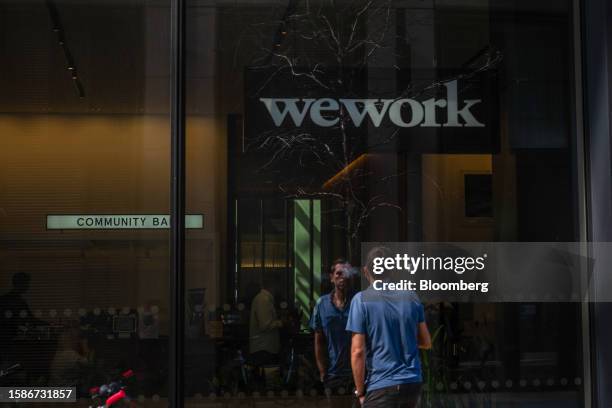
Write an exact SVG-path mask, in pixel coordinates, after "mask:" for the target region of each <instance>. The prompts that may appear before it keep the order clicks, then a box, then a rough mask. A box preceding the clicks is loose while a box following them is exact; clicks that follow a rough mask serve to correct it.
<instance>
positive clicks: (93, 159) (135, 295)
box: [0, 115, 227, 311]
mask: <svg viewBox="0 0 612 408" xmlns="http://www.w3.org/2000/svg"><path fill="white" fill-rule="evenodd" d="M219 123H223V122H222V121H216V120H214V119H212V118H207V117H190V118H189V119H188V144H187V148H188V153H187V158H188V166H187V187H188V200H187V207H188V208H187V209H188V212H190V213H203V214H205V228H204V230H198V231H189V232H188V240H189V241H188V245H189V246H188V254H187V267H188V279H187V285H188V287H206V288H207V297H208V298H209V300H210V301H211V303H219V302H220V301H221V299H219V297H218V287H219V283H220V279H219V272H220V270H221V268H222V266H223V262H222V259H224V255H223V254H222V252H221V251H222V250H223V248H224V247H225V246H224V245H223V240H224V239H225V225H226V223H225V217H226V197H227V193H226V185H227V175H226V137H225V130H224V129H223V126H224V125H219ZM0 135H1V139H0V140H2V142H1V146H0V265H1V276H0V285H1V287H2V288H3V290H2V291H5V290H8V287H9V286H10V284H9V282H10V277H11V276H12V274H13V273H14V272H17V271H24V272H29V273H30V274H31V275H32V278H33V279H32V289H31V291H30V293H29V294H28V299H29V301H30V305H31V307H32V309H42V310H47V309H51V308H55V309H57V310H58V311H61V310H63V309H64V308H77V307H92V308H93V307H111V306H113V307H118V308H119V307H123V306H130V307H136V306H139V305H142V304H145V303H151V302H152V303H158V304H160V306H161V309H162V311H163V310H164V309H165V304H166V303H167V292H168V290H167V281H168V232H167V231H146V230H140V231H137V230H132V231H47V230H46V215H47V214H113V213H118V214H163V213H168V212H169V197H170V196H169V182H170V175H169V168H170V136H169V135H170V128H169V121H168V118H167V117H165V116H129V115H112V116H111V115H0Z"/></svg>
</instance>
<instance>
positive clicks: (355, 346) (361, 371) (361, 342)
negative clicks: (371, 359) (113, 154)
mask: <svg viewBox="0 0 612 408" xmlns="http://www.w3.org/2000/svg"><path fill="white" fill-rule="evenodd" d="M365 353H366V336H365V334H360V333H353V338H352V339H351V367H352V369H353V380H354V381H355V390H356V391H357V394H359V395H363V394H364V393H365V371H366V367H365V358H366V356H365Z"/></svg>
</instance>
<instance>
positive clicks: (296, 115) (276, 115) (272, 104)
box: [259, 98, 315, 127]
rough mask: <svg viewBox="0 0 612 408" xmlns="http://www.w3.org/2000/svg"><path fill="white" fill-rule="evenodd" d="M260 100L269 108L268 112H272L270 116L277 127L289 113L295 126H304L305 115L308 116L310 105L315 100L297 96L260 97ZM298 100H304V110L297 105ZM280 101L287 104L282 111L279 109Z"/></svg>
mask: <svg viewBox="0 0 612 408" xmlns="http://www.w3.org/2000/svg"><path fill="white" fill-rule="evenodd" d="M259 100H260V101H261V102H263V104H264V106H265V107H266V108H267V109H268V112H269V113H270V116H272V120H273V121H274V124H275V125H276V127H279V126H280V125H281V124H282V123H283V121H284V120H285V117H286V116H287V113H288V114H289V116H291V119H292V120H293V123H294V125H295V126H302V122H303V121H304V117H305V116H306V113H307V112H308V109H309V108H310V105H312V103H313V102H314V101H315V100H314V99H297V98H281V99H273V98H259ZM298 101H302V102H304V107H303V108H302V111H300V110H299V108H298V106H297V102H298ZM279 102H281V103H284V104H285V107H284V109H283V111H282V112H281V111H280V110H279V109H278V103H279Z"/></svg>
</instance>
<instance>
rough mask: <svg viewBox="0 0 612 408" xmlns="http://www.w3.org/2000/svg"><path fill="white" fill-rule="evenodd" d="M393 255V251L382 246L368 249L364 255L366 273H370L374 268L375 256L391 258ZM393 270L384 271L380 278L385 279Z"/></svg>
mask: <svg viewBox="0 0 612 408" xmlns="http://www.w3.org/2000/svg"><path fill="white" fill-rule="evenodd" d="M392 256H393V252H392V251H391V250H390V249H389V248H387V247H383V246H375V247H373V248H371V249H370V250H369V251H368V254H367V255H366V263H365V267H366V269H367V273H369V274H372V273H373V272H372V271H373V270H374V259H375V258H391V257H392ZM390 272H391V273H390ZM392 272H393V271H384V272H383V273H382V274H381V275H379V276H380V277H381V278H383V279H386V278H389V277H390V275H391V274H392Z"/></svg>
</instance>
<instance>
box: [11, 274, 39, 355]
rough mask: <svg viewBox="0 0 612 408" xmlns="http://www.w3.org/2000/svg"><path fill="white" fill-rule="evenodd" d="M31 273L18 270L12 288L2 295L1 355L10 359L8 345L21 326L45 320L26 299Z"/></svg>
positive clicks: (32, 324) (28, 325) (33, 324)
mask: <svg viewBox="0 0 612 408" xmlns="http://www.w3.org/2000/svg"><path fill="white" fill-rule="evenodd" d="M30 280H31V279H30V275H29V274H27V273H25V272H17V273H15V274H14V275H13V278H12V289H11V290H10V291H9V292H7V293H6V294H4V295H2V296H0V322H1V327H0V347H1V348H2V350H1V351H0V357H2V358H3V359H4V360H5V361H7V360H8V357H9V356H8V354H10V353H9V352H8V351H7V347H8V346H9V343H11V342H12V341H13V339H14V338H15V337H16V336H17V333H18V330H19V329H20V328H28V327H32V326H40V325H44V324H46V323H45V322H43V321H41V320H39V319H37V318H35V317H34V316H33V314H32V311H31V310H30V306H29V305H28V302H27V301H26V299H25V294H26V293H27V292H28V290H29V289H30Z"/></svg>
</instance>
